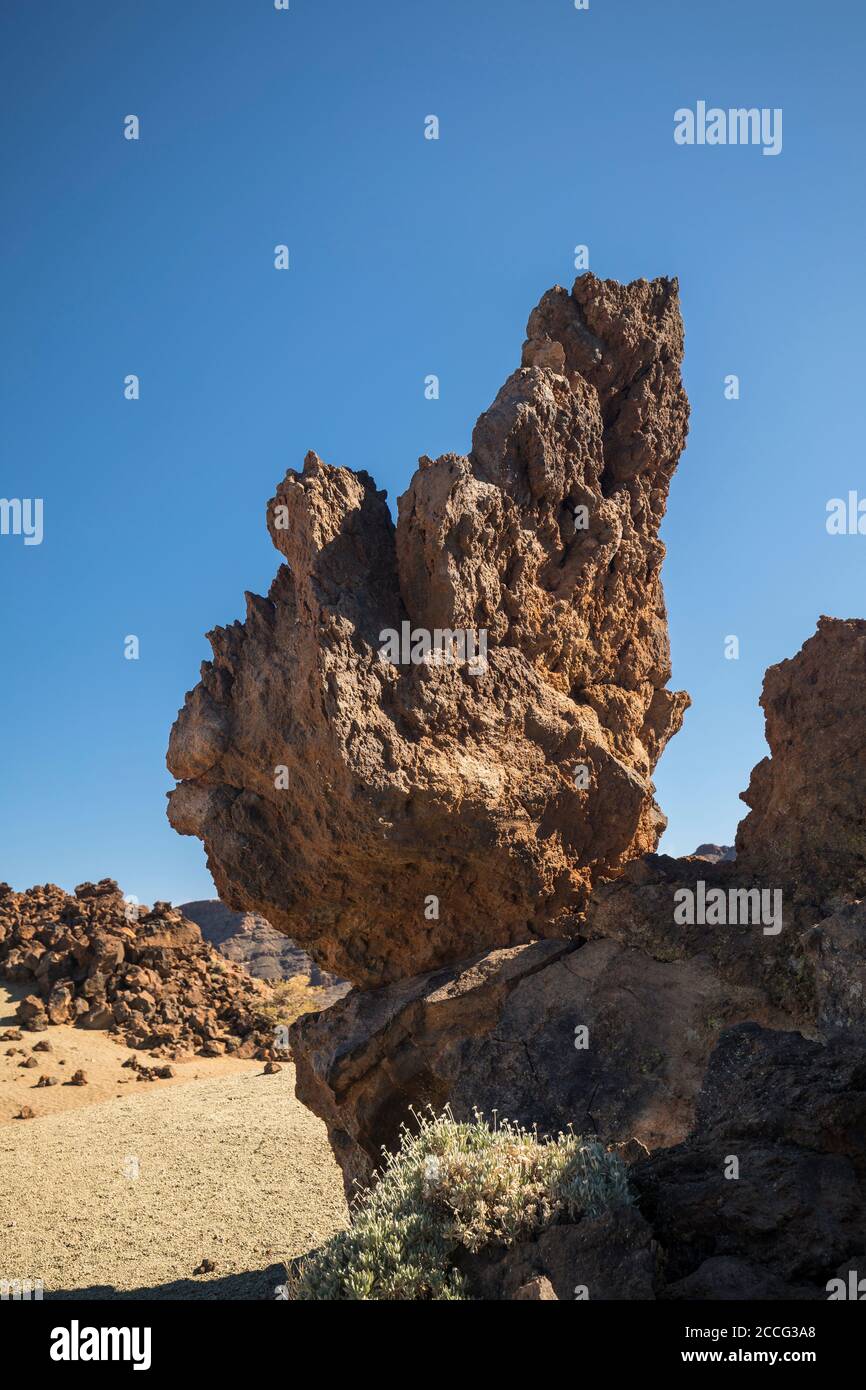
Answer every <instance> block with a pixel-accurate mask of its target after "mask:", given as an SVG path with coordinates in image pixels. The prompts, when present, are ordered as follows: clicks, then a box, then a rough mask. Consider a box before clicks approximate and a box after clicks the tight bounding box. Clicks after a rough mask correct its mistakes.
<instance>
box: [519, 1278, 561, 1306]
mask: <svg viewBox="0 0 866 1390" xmlns="http://www.w3.org/2000/svg"><path fill="white" fill-rule="evenodd" d="M513 1297H514V1298H515V1299H523V1300H524V1301H526V1302H534V1303H550V1302H556V1301H557V1300H556V1294H555V1293H554V1290H553V1285H552V1284H551V1282H550V1280H549V1279H548V1278H546V1277H545V1275H543V1274H540V1275H539V1276H538V1277H537V1278H535V1279H530V1281H529V1283H528V1284H521V1286H520V1288H519V1289H518V1290H517V1293H516V1294H514V1295H513Z"/></svg>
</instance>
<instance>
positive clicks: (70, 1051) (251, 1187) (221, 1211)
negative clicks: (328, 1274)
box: [0, 991, 347, 1298]
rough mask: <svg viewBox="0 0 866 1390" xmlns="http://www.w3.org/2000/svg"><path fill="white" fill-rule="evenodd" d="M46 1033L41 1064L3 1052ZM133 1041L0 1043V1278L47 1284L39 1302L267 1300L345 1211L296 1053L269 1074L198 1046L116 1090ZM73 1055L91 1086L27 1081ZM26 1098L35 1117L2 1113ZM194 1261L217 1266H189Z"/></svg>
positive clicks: (91, 1037)
mask: <svg viewBox="0 0 866 1390" xmlns="http://www.w3.org/2000/svg"><path fill="white" fill-rule="evenodd" d="M4 1002H5V1005H6V1007H5V1008H4V1007H3V1003H4ZM9 1003H10V1000H9V994H8V991H7V992H6V994H5V995H4V999H3V1001H2V1002H0V1031H3V1030H4V1029H5V1027H7V1026H10V1025H11V1023H12V1019H11V1017H10V1012H11V1011H10V1009H9ZM41 1038H47V1039H48V1041H49V1042H50V1043H51V1045H52V1052H51V1053H47V1054H40V1053H37V1054H36V1055H37V1056H38V1057H39V1062H40V1066H39V1068H38V1069H37V1068H33V1069H32V1070H18V1069H17V1066H15V1064H17V1062H18V1061H20V1060H21V1059H20V1057H19V1056H17V1055H16V1056H14V1057H13V1058H11V1059H10V1058H7V1057H6V1056H5V1055H3V1054H4V1053H5V1049H6V1048H7V1047H8V1046H21V1047H25V1048H26V1050H27V1053H28V1054H29V1052H30V1049H31V1046H32V1044H33V1043H34V1042H38V1041H39V1040H40V1039H41ZM129 1051H130V1050H129V1049H128V1048H125V1047H118V1045H117V1044H115V1043H113V1042H111V1040H110V1039H109V1038H108V1037H107V1036H106V1035H105V1034H101V1033H90V1032H86V1031H84V1030H79V1029H72V1028H63V1027H52V1028H49V1029H48V1030H47V1032H43V1033H38V1034H34V1033H31V1034H27V1033H25V1034H24V1037H23V1040H22V1042H21V1043H20V1044H10V1043H0V1173H2V1180H0V1264H2V1268H0V1279H10V1280H12V1279H21V1280H24V1279H31V1280H35V1279H41V1280H42V1281H43V1284H44V1289H45V1297H46V1298H49V1297H52V1296H53V1297H57V1296H61V1297H62V1296H63V1295H64V1294H66V1295H67V1296H71V1297H89V1298H114V1297H118V1296H121V1297H122V1296H124V1295H125V1296H127V1297H138V1298H273V1297H274V1291H275V1288H276V1286H277V1285H278V1284H280V1283H281V1282H282V1280H283V1277H284V1271H283V1265H284V1262H285V1261H287V1260H288V1259H291V1258H292V1257H294V1256H296V1255H301V1254H304V1253H305V1252H306V1251H307V1250H310V1249H312V1248H314V1247H315V1246H317V1245H319V1244H321V1243H322V1241H323V1240H325V1239H327V1237H328V1236H329V1235H331V1234H333V1233H334V1232H335V1231H336V1230H339V1229H340V1227H342V1226H344V1225H345V1224H346V1220H347V1216H346V1205H345V1201H344V1198H343V1189H342V1182H341V1178H340V1173H339V1170H338V1168H337V1166H336V1163H335V1162H334V1159H333V1156H332V1154H331V1151H330V1148H329V1146H328V1141H327V1137H326V1134H325V1129H324V1126H323V1125H322V1124H321V1123H320V1122H319V1121H318V1120H316V1119H315V1118H314V1116H313V1115H311V1114H310V1112H309V1111H308V1110H306V1109H305V1108H304V1107H303V1106H302V1105H300V1104H299V1103H298V1101H297V1100H296V1099H295V1096H294V1072H293V1068H292V1066H291V1063H288V1062H286V1063H283V1064H282V1071H280V1072H279V1073H278V1074H276V1075H274V1076H265V1075H264V1073H263V1070H262V1063H261V1062H249V1061H247V1062H243V1061H231V1060H227V1059H224V1058H206V1059H205V1058H198V1057H197V1058H195V1060H194V1061H193V1062H190V1063H185V1064H181V1065H178V1064H172V1065H173V1066H175V1070H176V1071H177V1073H178V1075H177V1078H176V1079H175V1080H174V1081H161V1082H153V1083H136V1082H134V1081H133V1082H132V1083H131V1084H127V1085H124V1086H119V1085H118V1084H117V1082H118V1079H119V1078H121V1077H123V1078H126V1077H128V1076H130V1075H131V1073H130V1071H129V1070H121V1069H120V1066H119V1064H120V1062H122V1061H123V1059H124V1057H126V1056H128V1055H129ZM139 1056H140V1058H141V1060H142V1061H143V1062H144V1063H145V1064H147V1063H149V1061H150V1059H149V1058H148V1057H147V1056H146V1055H145V1054H139ZM61 1059H65V1061H66V1065H65V1066H64V1067H62V1068H61V1067H60V1066H59V1061H60V1060H61ZM10 1063H11V1064H13V1065H11V1066H10V1065H9V1064H10ZM76 1066H83V1067H84V1069H85V1070H86V1071H87V1072H88V1076H89V1077H92V1078H93V1079H92V1081H91V1084H89V1085H88V1086H82V1087H76V1086H68V1085H57V1086H52V1087H47V1088H45V1089H42V1090H33V1089H31V1088H32V1085H33V1081H34V1080H35V1079H36V1078H38V1076H39V1073H40V1071H45V1072H53V1073H54V1074H55V1075H63V1074H71V1072H72V1071H73V1070H75V1067H76ZM16 1071H17V1075H15V1074H14V1073H15V1072H16ZM21 1077H24V1078H26V1079H25V1080H23V1081H22V1080H21V1079H20V1078H21ZM196 1077H197V1078H198V1079H195V1078H196ZM22 1103H23V1104H29V1105H31V1106H32V1108H33V1110H34V1111H35V1112H36V1118H35V1119H32V1120H15V1119H11V1118H9V1116H10V1115H11V1114H14V1113H16V1112H17V1110H18V1109H19V1108H20V1106H21V1104H22ZM3 1120H5V1121H6V1122H5V1123H3V1122H2V1121H3ZM203 1259H206V1260H211V1261H212V1262H213V1264H214V1266H215V1268H214V1270H213V1272H211V1273H208V1274H203V1275H194V1274H193V1271H194V1269H195V1268H196V1267H197V1266H198V1265H200V1263H201V1261H202V1260H203Z"/></svg>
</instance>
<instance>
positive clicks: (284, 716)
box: [168, 275, 688, 986]
mask: <svg viewBox="0 0 866 1390" xmlns="http://www.w3.org/2000/svg"><path fill="white" fill-rule="evenodd" d="M528 332H529V337H528V340H527V342H526V344H525V345H524V349H523V365H522V366H521V367H520V368H519V369H518V370H517V371H516V372H514V373H513V375H512V376H511V377H510V378H509V379H508V381H507V382H506V383H505V385H504V386H503V388H502V390H501V391H500V392H499V395H498V396H497V398H496V400H495V402H494V403H493V405H492V406H491V408H490V409H489V410H488V411H487V412H486V413H485V414H484V415H482V417H481V419H480V420H479V421H478V424H477V425H476V428H475V432H474V435H473V447H472V452H471V453H470V454H469V455H468V456H467V457H458V456H456V455H445V456H444V457H442V458H440V459H438V460H436V461H435V462H432V461H431V460H429V459H426V458H424V459H422V460H421V466H420V468H419V470H418V472H417V473H416V474H415V477H414V478H413V480H412V482H411V483H410V486H409V489H408V491H407V492H406V494H405V495H404V496H403V497H402V498H401V499H400V502H399V519H398V523H397V526H396V529H395V527H394V525H393V523H392V520H391V516H390V514H389V511H388V508H387V506H386V503H385V496H384V494H383V493H381V492H377V491H376V489H375V486H374V484H373V482H372V480H371V479H370V478H369V476H368V475H367V474H365V473H353V472H351V471H349V470H348V469H345V468H335V467H330V466H329V465H327V464H325V463H322V462H321V460H319V459H318V458H317V457H316V455H315V454H309V455H308V456H307V459H306V461H305V465H304V470H303V473H301V474H298V473H296V472H294V471H290V472H289V473H288V474H287V475H286V478H285V479H284V481H283V482H282V483H281V484H280V486H279V488H278V490H277V494H276V496H275V497H274V498H273V499H272V501H271V503H270V504H269V507H268V516H267V521H268V527H269V530H270V534H271V537H272V539H273V541H274V544H275V546H276V547H277V549H278V550H279V551H280V552H281V554H282V555H283V556H284V557H285V560H286V563H285V564H284V565H282V566H281V568H280V570H279V571H278V573H277V576H276V578H275V580H274V583H273V585H272V586H271V589H270V592H269V595H268V597H267V599H263V598H259V597H255V596H253V595H248V596H247V617H246V621H245V622H244V623H234V624H233V625H232V626H231V627H228V628H217V629H216V630H215V631H214V632H213V633H212V634H210V640H211V645H212V647H213V652H214V658H213V661H212V662H206V663H204V665H203V667H202V679H201V683H200V684H199V685H198V686H197V687H196V688H195V690H193V691H192V692H191V694H190V695H188V697H187V700H186V704H185V705H184V708H183V709H182V711H181V712H180V715H179V717H178V720H177V723H176V724H175V726H174V728H173V730H172V735H171V741H170V745H169V754H168V765H169V768H170V770H171V772H172V773H173V774H174V775H175V777H177V778H178V779H179V782H180V785H179V786H178V787H177V789H176V790H175V791H174V792H173V793H172V794H171V796H170V804H169V819H170V820H171V823H172V825H173V826H174V827H175V829H176V830H178V831H179V832H180V833H181V834H189V835H196V836H199V837H200V838H201V839H202V840H203V841H204V843H205V846H206V849H207V853H208V863H209V866H210V869H211V872H212V873H213V876H214V879H215V882H216V884H217V887H218V890H219V893H220V896H221V898H222V899H223V900H224V901H225V902H227V903H228V904H229V905H231V906H232V907H234V908H236V909H238V910H240V911H251V912H260V913H262V914H263V915H264V916H266V917H267V919H268V921H270V922H271V923H272V924H273V925H274V926H275V927H277V928H278V929H279V930H280V931H283V932H285V933H287V934H288V935H291V936H292V937H293V938H294V939H295V940H296V941H297V942H298V944H299V945H300V946H302V947H303V948H304V949H305V950H307V951H309V953H310V954H311V956H313V958H314V959H315V960H317V961H318V963H319V964H320V965H321V966H323V967H324V968H325V969H328V970H332V971H335V972H336V973H338V974H340V975H341V976H343V977H344V978H348V979H350V980H352V981H354V982H355V983H356V984H360V985H362V986H371V985H378V984H382V983H385V982H387V981H390V980H395V979H399V978H401V977H407V976H412V975H416V974H419V973H421V972H423V971H427V970H431V969H435V968H436V967H438V966H440V965H442V964H443V963H446V962H453V961H456V960H460V959H461V958H466V957H467V956H470V955H472V954H473V953H477V952H478V951H480V950H484V949H486V948H489V947H493V946H510V945H514V944H519V943H525V942H528V941H530V940H532V939H533V938H534V937H537V936H542V937H567V936H571V935H573V934H574V932H575V930H576V925H577V922H578V921H579V918H580V914H581V912H582V911H583V909H584V907H585V904H586V901H587V898H588V895H589V893H590V891H591V890H592V888H593V886H594V884H595V883H596V882H598V881H599V880H603V879H605V878H608V877H610V876H612V875H614V874H616V873H617V872H618V871H619V870H620V869H621V868H622V866H623V864H624V863H625V862H627V861H628V860H629V859H631V858H633V857H635V856H636V855H640V854H643V853H645V852H647V851H650V850H653V849H654V848H655V847H656V845H657V842H658V838H659V835H660V833H661V830H662V829H663V827H664V818H663V817H662V816H661V813H660V812H659V810H658V807H657V806H656V805H655V802H654V800H653V786H652V780H651V777H652V771H653V768H654V766H655V764H656V761H657V759H658V757H659V755H660V753H661V751H662V749H663V748H664V745H665V743H666V742H667V740H668V738H669V737H670V736H671V734H672V733H674V732H675V731H676V730H677V728H678V727H679V725H680V722H681V719H682V715H683V711H684V709H685V708H686V706H687V704H688V697H687V696H685V695H684V694H673V693H671V692H670V691H668V690H666V689H665V686H666V683H667V681H668V679H669V676H670V663H669V652H668V634H667V624H666V617H665V609H664V600H663V596H662V588H661V581H660V569H661V563H662V557H663V554H664V547H663V545H662V543H661V542H660V540H659V539H658V528H659V524H660V522H661V519H662V516H663V514H664V509H665V503H666V499H667V492H668V485H669V482H670V478H671V475H672V473H673V470H674V468H675V466H676V463H677V460H678V457H679V454H680V451H681V449H682V447H683V443H684V440H685V434H686V427H687V415H688V405H687V401H686V397H685V394H684V391H683V388H682V384H681V381H680V373H679V365H680V360H681V357H682V347H683V330H682V322H681V319H680V314H679V308H678V303H677V286H676V282H675V281H670V280H656V281H653V282H651V283H648V282H647V281H645V280H638V281H636V282H634V283H633V284H631V285H627V286H623V285H619V284H617V283H615V282H613V281H600V280H597V279H595V277H594V276H591V275H586V276H583V277H580V278H579V279H578V280H577V281H576V283H575V286H574V289H573V291H572V292H571V294H569V293H568V292H567V291H566V290H563V289H560V288H557V289H554V290H551V291H550V292H549V293H548V294H546V295H545V296H544V298H543V299H542V301H541V303H540V304H539V305H538V307H537V308H536V309H535V310H534V311H533V313H532V315H531V317H530V321H529V329H528ZM404 623H407V624H409V629H408V631H409V632H413V633H415V634H416V635H417V633H418V632H419V630H424V631H426V633H428V634H430V636H431V637H432V636H433V634H434V633H435V631H436V630H437V629H438V630H440V631H444V630H447V631H449V632H455V631H457V632H461V631H463V632H470V633H472V634H484V636H483V637H480V636H476V639H475V640H476V641H477V642H478V644H479V646H480V647H481V649H482V651H483V643H484V642H485V641H486V660H482V661H480V662H479V663H477V664H476V665H475V666H473V665H472V664H470V663H468V662H467V661H465V660H460V659H457V660H441V659H440V660H437V659H436V655H435V652H433V653H427V654H425V653H424V651H423V647H424V643H423V640H422V641H420V642H417V643H416V646H415V652H416V656H420V657H421V659H420V660H416V661H410V662H408V663H406V664H400V662H401V658H402V657H403V655H404V653H399V654H398V655H397V660H393V659H390V660H389V659H383V656H382V654H381V649H382V648H383V646H384V644H385V641H386V639H385V638H383V633H384V632H385V630H386V629H388V630H393V631H395V632H401V625H402V624H404ZM433 640H434V642H435V638H433ZM391 656H392V658H393V656H394V652H393V651H392V652H391ZM459 656H460V653H459V649H458V657H459ZM280 768H283V769H285V770H286V771H285V772H284V773H282V774H279V773H278V771H277V770H278V769H280ZM584 769H585V771H584ZM280 779H282V782H283V783H285V786H283V787H280V786H278V785H277V783H278V782H279V781H280ZM429 895H435V897H436V898H437V899H438V917H437V916H436V915H435V914H436V911H437V908H436V906H435V905H434V904H431V903H430V902H429Z"/></svg>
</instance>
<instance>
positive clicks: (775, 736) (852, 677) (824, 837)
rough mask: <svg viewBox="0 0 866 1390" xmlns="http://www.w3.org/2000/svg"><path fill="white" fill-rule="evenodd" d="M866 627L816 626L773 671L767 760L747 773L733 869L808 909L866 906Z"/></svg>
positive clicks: (834, 621)
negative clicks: (860, 902)
mask: <svg viewBox="0 0 866 1390" xmlns="http://www.w3.org/2000/svg"><path fill="white" fill-rule="evenodd" d="M864 673H866V620H864V619H862V618H856V619H855V618H852V619H847V620H843V619H840V618H821V619H820V620H819V622H818V630H817V632H816V633H815V634H814V636H813V637H810V638H809V640H808V641H807V642H806V643H805V644H804V645H803V647H802V648H801V650H800V651H799V652H798V653H797V655H796V656H794V657H792V658H791V659H790V660H789V661H781V662H779V664H778V666H771V667H770V668H769V670H768V671H767V674H766V676H765V678H764V690H763V694H762V695H761V706H762V708H763V710H764V714H765V716H766V733H767V742H768V744H769V745H770V753H771V756H770V757H769V758H764V759H763V760H762V761H761V762H760V763H758V765H757V767H756V768H755V769H754V771H753V772H752V780H751V782H750V783H749V788H748V791H746V792H743V793H742V798H743V800H744V801H745V802H746V804H747V805H748V806H750V807H751V811H750V814H749V815H747V816H746V817H745V819H744V820H742V821H741V822H740V827H739V830H738V831H737V860H738V862H742V865H743V867H744V869H748V870H751V871H752V872H754V873H755V874H758V875H761V876H763V877H764V878H765V879H775V880H776V881H777V882H781V883H785V884H791V885H796V901H797V903H798V904H803V905H804V906H805V907H806V908H807V909H808V908H812V909H814V908H815V907H816V906H823V905H828V904H829V900H830V899H832V898H833V897H834V896H837V895H842V896H846V897H855V898H862V897H866V816H864V813H863V811H864V796H863V787H864V782H866V738H864V729H866V679H864Z"/></svg>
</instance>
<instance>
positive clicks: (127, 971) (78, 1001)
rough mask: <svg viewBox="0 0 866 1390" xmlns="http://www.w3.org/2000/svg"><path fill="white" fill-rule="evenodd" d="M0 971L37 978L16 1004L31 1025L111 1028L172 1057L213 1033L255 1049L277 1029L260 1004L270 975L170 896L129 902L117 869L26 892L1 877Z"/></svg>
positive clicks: (184, 1053) (120, 1038)
mask: <svg viewBox="0 0 866 1390" xmlns="http://www.w3.org/2000/svg"><path fill="white" fill-rule="evenodd" d="M0 974H4V975H6V977H7V978H10V979H15V980H19V981H32V983H33V986H34V993H32V994H29V995H27V996H26V997H25V998H24V999H23V1000H22V1001H21V1002H20V1004H19V1005H18V1017H19V1019H20V1021H21V1025H22V1027H23V1028H26V1029H28V1030H29V1031H39V1030H42V1029H45V1028H48V1027H49V1025H50V1024H59V1023H68V1024H74V1025H75V1026H77V1027H79V1028H100V1029H107V1030H109V1031H110V1032H111V1033H112V1034H113V1035H114V1036H115V1037H116V1038H117V1039H118V1041H121V1042H124V1043H126V1044H127V1045H128V1046H130V1047H134V1048H143V1049H147V1050H149V1051H154V1050H156V1049H158V1050H159V1051H160V1053H161V1055H162V1056H164V1057H166V1058H167V1059H171V1060H174V1059H176V1058H178V1057H181V1056H187V1055H189V1054H191V1053H192V1052H193V1051H195V1050H196V1049H198V1048H200V1047H201V1046H202V1045H203V1044H207V1043H208V1042H209V1040H210V1039H212V1038H213V1036H214V1034H216V1033H220V1034H222V1035H223V1036H225V1037H231V1038H234V1039H237V1040H238V1045H239V1046H249V1047H250V1048H251V1049H252V1048H255V1047H259V1046H262V1045H267V1044H270V1042H271V1041H272V1039H273V1028H272V1025H271V1023H270V1022H269V1021H268V1019H267V1018H266V1017H265V1015H264V1014H263V1013H262V1009H263V1008H264V1007H265V1006H266V1005H267V1002H268V999H269V997H270V991H269V989H268V987H267V986H266V985H264V984H262V983H261V982H260V981H255V980H252V979H251V978H250V977H249V976H248V975H247V974H246V972H245V971H243V970H242V969H240V968H239V967H238V966H236V965H233V964H232V963H231V962H230V961H228V960H225V959H224V958H223V957H222V956H221V955H220V954H219V953H218V952H217V951H215V950H214V949H213V947H211V946H210V945H209V944H208V943H206V942H205V941H204V940H203V939H202V936H201V932H200V931H199V929H198V927H197V926H195V924H194V923H192V922H188V921H186V919H185V918H184V917H183V916H182V914H181V913H180V912H178V911H177V910H176V909H175V908H172V907H171V905H170V904H168V903H156V904H155V905H154V907H153V909H152V910H150V911H148V910H147V909H146V908H138V909H137V910H136V911H135V912H130V909H129V905H128V904H127V903H126V902H125V900H124V898H123V896H122V894H121V892H120V890H119V888H118V886H117V884H116V883H115V882H114V881H113V880H112V879H103V880H102V881H101V882H100V883H96V884H93V883H83V884H81V885H80V886H79V887H78V888H77V889H76V890H75V895H74V896H70V895H69V894H66V893H64V892H62V891H61V889H59V888H56V887H54V885H52V884H47V885H45V886H43V887H37V888H31V889H30V890H29V891H28V892H26V893H14V892H13V891H12V889H11V888H9V886H8V884H0ZM8 1031H9V1035H10V1037H15V1038H20V1037H21V1033H20V1030H8ZM36 1046H38V1047H40V1048H41V1050H42V1051H48V1050H50V1043H46V1044H37V1045H36ZM34 1050H35V1048H34ZM222 1050H224V1045H222V1044H221V1045H219V1046H217V1047H216V1048H215V1050H211V1051H210V1052H209V1054H208V1055H212V1056H213V1055H221V1051H222Z"/></svg>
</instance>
